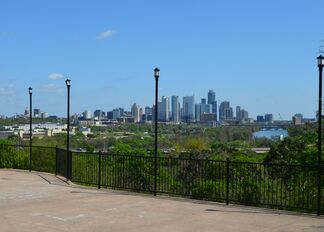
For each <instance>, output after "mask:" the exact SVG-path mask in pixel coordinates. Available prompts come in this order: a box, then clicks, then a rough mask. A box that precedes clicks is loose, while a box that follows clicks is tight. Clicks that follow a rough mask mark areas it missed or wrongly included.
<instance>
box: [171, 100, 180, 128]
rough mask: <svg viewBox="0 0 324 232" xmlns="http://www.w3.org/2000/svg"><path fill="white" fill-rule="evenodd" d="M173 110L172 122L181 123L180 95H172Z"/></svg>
mask: <svg viewBox="0 0 324 232" xmlns="http://www.w3.org/2000/svg"><path fill="white" fill-rule="evenodd" d="M171 111H172V117H171V119H172V122H174V123H179V121H180V103H179V97H178V96H172V97H171Z"/></svg>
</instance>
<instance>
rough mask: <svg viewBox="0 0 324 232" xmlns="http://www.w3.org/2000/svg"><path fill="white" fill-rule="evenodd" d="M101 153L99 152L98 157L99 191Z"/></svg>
mask: <svg viewBox="0 0 324 232" xmlns="http://www.w3.org/2000/svg"><path fill="white" fill-rule="evenodd" d="M100 184H101V151H99V157H98V189H100V187H101V185H100Z"/></svg>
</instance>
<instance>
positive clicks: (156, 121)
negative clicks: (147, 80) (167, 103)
mask: <svg viewBox="0 0 324 232" xmlns="http://www.w3.org/2000/svg"><path fill="white" fill-rule="evenodd" d="M154 77H155V116H154V120H155V144H154V196H156V184H157V183H156V182H157V139H158V138H157V129H158V97H159V88H158V84H159V77H160V69H158V68H155V69H154Z"/></svg>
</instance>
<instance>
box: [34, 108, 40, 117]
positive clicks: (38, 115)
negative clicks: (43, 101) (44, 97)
mask: <svg viewBox="0 0 324 232" xmlns="http://www.w3.org/2000/svg"><path fill="white" fill-rule="evenodd" d="M40 117H41V110H40V109H34V118H40Z"/></svg>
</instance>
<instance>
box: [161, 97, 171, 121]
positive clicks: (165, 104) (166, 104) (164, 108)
mask: <svg viewBox="0 0 324 232" xmlns="http://www.w3.org/2000/svg"><path fill="white" fill-rule="evenodd" d="M161 103H162V105H161V116H162V118H161V121H163V122H168V121H169V119H170V116H169V112H170V98H169V97H164V96H163V97H162V102H161Z"/></svg>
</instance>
